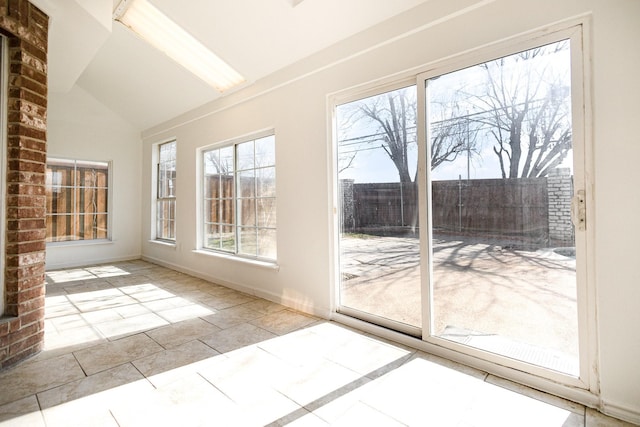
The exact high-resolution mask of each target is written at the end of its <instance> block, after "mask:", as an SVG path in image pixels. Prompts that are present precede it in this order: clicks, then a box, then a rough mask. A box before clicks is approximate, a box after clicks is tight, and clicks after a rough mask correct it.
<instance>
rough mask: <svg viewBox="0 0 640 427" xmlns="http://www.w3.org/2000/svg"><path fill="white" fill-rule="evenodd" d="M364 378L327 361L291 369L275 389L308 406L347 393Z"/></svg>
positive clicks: (280, 379) (276, 383) (278, 381)
mask: <svg viewBox="0 0 640 427" xmlns="http://www.w3.org/2000/svg"><path fill="white" fill-rule="evenodd" d="M362 378H363V377H362V375H360V374H358V373H357V372H354V371H352V370H350V369H347V368H345V367H343V366H340V365H338V364H337V363H333V362H330V361H328V360H319V361H317V362H316V363H313V364H305V365H302V366H295V367H291V368H290V369H288V370H287V371H286V372H284V373H283V375H282V376H281V377H280V378H278V380H277V381H276V382H275V384H274V387H275V388H276V389H277V390H278V391H279V392H280V393H282V394H283V395H285V396H287V397H288V398H289V399H291V400H293V401H294V402H296V403H298V404H299V405H301V406H304V407H307V406H311V407H313V405H314V404H315V403H317V401H319V400H324V399H326V398H327V397H328V396H331V395H340V394H345V393H347V392H348V391H350V390H352V387H353V384H355V383H358V382H359V381H361V380H362Z"/></svg>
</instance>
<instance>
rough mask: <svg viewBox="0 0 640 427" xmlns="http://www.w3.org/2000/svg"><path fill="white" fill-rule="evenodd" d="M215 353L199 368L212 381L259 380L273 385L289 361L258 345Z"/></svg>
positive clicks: (246, 382) (245, 382)
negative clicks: (216, 354)
mask: <svg viewBox="0 0 640 427" xmlns="http://www.w3.org/2000/svg"><path fill="white" fill-rule="evenodd" d="M223 356H224V357H217V358H215V359H213V360H211V361H210V363H208V364H206V365H203V366H201V367H200V369H198V373H199V374H200V375H202V377H203V378H206V379H207V380H208V381H209V382H210V383H211V384H214V385H216V384H219V383H226V384H233V383H235V384H238V387H243V386H248V387H250V385H251V384H262V385H265V386H269V387H273V385H274V384H276V383H277V382H278V381H280V379H281V378H282V377H284V376H286V375H287V372H288V370H289V369H290V365H288V364H287V363H286V362H284V361H283V360H281V359H280V358H278V357H276V356H274V355H272V354H270V353H268V352H266V351H264V350H262V349H260V348H258V347H248V348H243V349H240V350H236V351H233V352H230V353H227V354H225V355H223Z"/></svg>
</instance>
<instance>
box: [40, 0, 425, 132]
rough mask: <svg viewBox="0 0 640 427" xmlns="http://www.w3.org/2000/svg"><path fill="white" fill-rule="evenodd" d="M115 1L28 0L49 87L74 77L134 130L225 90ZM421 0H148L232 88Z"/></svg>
mask: <svg viewBox="0 0 640 427" xmlns="http://www.w3.org/2000/svg"><path fill="white" fill-rule="evenodd" d="M119 1H120V0H32V2H33V3H35V4H36V5H37V6H39V7H40V8H41V9H43V10H44V11H45V12H46V13H48V14H49V15H50V17H51V21H50V39H49V90H50V91H51V92H52V93H53V94H63V93H66V92H68V91H69V90H71V88H72V87H73V86H74V85H76V84H77V85H78V86H79V87H81V88H82V89H84V90H86V91H87V92H89V93H90V94H91V95H93V96H94V97H95V98H97V99H98V100H99V101H100V102H102V103H103V104H104V105H106V106H107V107H109V108H111V109H112V110H114V111H115V112H117V113H118V114H120V115H121V116H122V117H124V118H126V119H127V120H128V121H129V122H131V123H132V124H133V125H135V126H136V127H138V128H139V129H140V130H143V129H147V128H149V127H151V126H154V125H156V124H158V123H161V122H163V121H165V120H168V119H170V118H173V117H175V116H177V115H179V114H182V113H184V112H187V111H189V110H191V109H193V108H196V107H199V106H201V105H203V104H206V103H208V102H210V101H213V100H215V99H217V98H219V97H220V96H224V94H220V93H218V92H217V91H216V90H215V89H213V88H211V87H210V86H208V85H207V84H206V83H204V82H202V81H201V80H200V79H198V78H197V77H195V76H193V75H192V74H191V73H189V72H188V71H186V70H185V69H184V68H182V67H181V66H179V65H177V64H175V63H174V62H173V61H171V60H170V59H169V58H168V57H166V56H165V55H164V54H163V53H161V52H159V51H157V50H155V49H154V48H152V47H151V46H150V45H148V44H147V43H145V42H144V41H142V40H141V39H139V38H138V37H137V36H136V35H134V34H133V33H131V32H130V31H129V30H128V29H126V28H125V27H124V26H123V25H121V24H120V23H117V22H115V21H113V20H112V15H113V10H114V9H115V7H116V6H117V4H118V3H119ZM425 1H427V0H392V1H390V0H302V1H301V0H183V1H176V0H150V2H151V3H152V4H153V5H155V6H156V7H157V8H158V9H160V10H161V11H163V12H164V13H165V14H166V15H168V16H169V17H170V18H171V19H173V20H174V21H175V22H176V23H178V24H179V25H181V26H183V27H184V28H185V29H186V30H187V31H188V32H189V33H191V34H192V35H193V36H195V37H196V38H197V39H198V40H200V41H201V42H202V43H203V44H205V45H206V46H207V47H209V48H210V49H211V50H212V51H213V52H215V53H216V54H217V55H218V56H220V57H221V58H222V59H224V60H225V61H227V62H228V63H229V64H230V65H231V66H232V67H233V68H235V69H236V70H237V71H239V72H240V73H241V74H242V75H244V77H245V78H246V79H247V81H246V83H244V84H243V85H242V86H240V87H239V88H236V89H234V90H240V89H242V87H245V86H248V85H251V84H252V83H254V82H256V81H258V80H260V79H262V78H264V77H266V76H268V75H269V74H271V73H273V72H275V71H277V70H279V69H282V68H283V67H286V66H288V65H291V64H293V63H295V62H296V61H299V60H301V59H303V58H305V57H308V56H310V55H312V54H314V53H316V52H318V51H320V50H322V49H324V48H327V47H329V46H331V45H333V44H335V43H337V42H339V41H341V40H344V39H346V38H347V37H349V36H352V35H355V34H357V33H358V32H361V31H363V30H365V29H367V28H370V27H372V26H374V25H375V24H378V23H380V22H382V21H384V20H386V19H388V18H390V17H392V16H395V15H397V14H399V13H402V12H404V11H406V10H408V9H410V8H412V7H415V6H417V5H419V4H421V3H424V2H425Z"/></svg>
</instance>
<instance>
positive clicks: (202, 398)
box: [112, 374, 249, 427]
mask: <svg viewBox="0 0 640 427" xmlns="http://www.w3.org/2000/svg"><path fill="white" fill-rule="evenodd" d="M112 413H113V415H114V417H115V418H116V420H117V421H118V425H119V426H120V427H139V426H190V427H191V426H194V427H197V426H203V427H204V426H211V425H220V426H232V425H249V424H243V423H241V422H238V421H241V420H242V416H243V414H242V413H241V412H240V411H239V410H238V408H237V405H236V404H235V403H234V402H233V401H231V400H230V399H229V398H228V397H227V396H225V395H224V394H223V393H222V392H220V390H218V389H217V388H215V387H213V386H212V385H211V384H210V383H208V382H207V381H206V380H205V379H203V378H202V377H200V376H199V375H197V374H192V375H187V376H185V377H183V378H181V379H179V380H178V381H174V382H172V383H170V384H168V385H166V386H163V387H160V388H158V389H157V390H154V391H153V392H150V393H144V394H142V395H140V396H138V398H137V399H135V400H133V401H131V402H123V403H121V404H119V405H117V406H115V407H114V408H113V409H112Z"/></svg>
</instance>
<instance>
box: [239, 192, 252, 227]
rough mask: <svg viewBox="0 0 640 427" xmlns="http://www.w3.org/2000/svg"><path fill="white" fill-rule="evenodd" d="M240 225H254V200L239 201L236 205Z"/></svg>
mask: <svg viewBox="0 0 640 427" xmlns="http://www.w3.org/2000/svg"><path fill="white" fill-rule="evenodd" d="M238 207H239V209H240V212H238V219H239V223H240V225H252V226H255V225H256V199H241V200H240V201H239V203H238Z"/></svg>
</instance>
